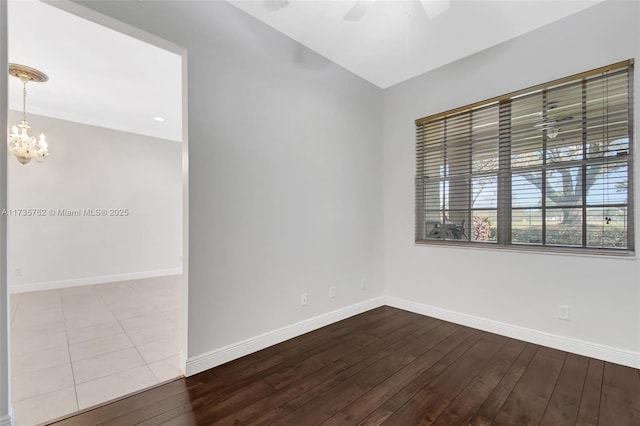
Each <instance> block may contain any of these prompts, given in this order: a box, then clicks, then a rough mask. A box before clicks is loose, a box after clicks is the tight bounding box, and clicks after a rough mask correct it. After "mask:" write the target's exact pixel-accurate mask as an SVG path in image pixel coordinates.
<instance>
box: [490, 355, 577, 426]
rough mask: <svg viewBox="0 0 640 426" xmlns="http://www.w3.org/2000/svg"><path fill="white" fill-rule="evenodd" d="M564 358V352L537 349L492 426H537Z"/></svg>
mask: <svg viewBox="0 0 640 426" xmlns="http://www.w3.org/2000/svg"><path fill="white" fill-rule="evenodd" d="M566 355H567V354H566V352H561V351H557V350H555V349H550V348H545V347H540V349H538V352H537V353H536V354H535V356H534V357H533V359H532V360H531V363H530V364H529V366H528V367H527V369H526V370H525V372H524V373H523V374H522V377H520V381H519V382H518V384H517V385H516V386H515V388H514V389H513V392H511V395H509V397H508V398H507V400H506V401H505V403H504V405H503V406H502V408H501V409H500V412H499V413H498V415H497V416H496V418H495V420H494V421H493V424H494V425H509V426H513V425H534V424H535V425H537V424H539V423H540V421H541V420H542V416H543V415H544V412H545V409H546V408H547V404H548V402H549V398H550V397H551V394H552V393H553V390H554V388H555V386H556V382H557V380H558V377H559V376H560V371H561V369H562V365H563V363H564V360H565V357H566Z"/></svg>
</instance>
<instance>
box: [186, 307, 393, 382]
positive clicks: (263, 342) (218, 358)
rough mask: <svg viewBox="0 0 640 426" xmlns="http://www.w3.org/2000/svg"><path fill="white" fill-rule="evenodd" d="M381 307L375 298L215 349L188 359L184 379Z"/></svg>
mask: <svg viewBox="0 0 640 426" xmlns="http://www.w3.org/2000/svg"><path fill="white" fill-rule="evenodd" d="M383 305H384V296H380V297H376V298H374V299H369V300H365V301H364V302H360V303H356V304H355V305H351V306H347V307H344V308H341V309H337V310H335V311H331V312H327V313H326V314H322V315H318V316H316V317H313V318H309V319H306V320H304V321H300V322H298V323H296V324H291V325H288V326H286V327H282V328H280V329H277V330H273V331H269V332H267V333H263V334H261V335H259V336H255V337H252V338H250V339H246V340H243V341H241V342H238V343H234V344H232V345H228V346H225V347H222V348H220V349H215V350H213V351H210V352H207V353H204V354H201V355H196V356H194V357H190V358H189V359H187V367H186V370H187V371H186V375H187V376H192V375H194V374H197V373H200V372H201V371H205V370H208V369H210V368H213V367H216V366H218V365H221V364H224V363H225V362H229V361H232V360H234V359H237V358H240V357H243V356H245V355H249V354H251V353H253V352H257V351H259V350H261V349H264V348H267V347H269V346H273V345H275V344H278V343H280V342H284V341H285V340H288V339H291V338H293V337H297V336H300V335H302V334H304V333H308V332H310V331H313V330H316V329H318V328H321V327H324V326H326V325H329V324H333V323H334V322H337V321H341V320H343V319H346V318H349V317H352V316H354V315H357V314H360V313H363V312H366V311H369V310H371V309H374V308H378V307H380V306H383Z"/></svg>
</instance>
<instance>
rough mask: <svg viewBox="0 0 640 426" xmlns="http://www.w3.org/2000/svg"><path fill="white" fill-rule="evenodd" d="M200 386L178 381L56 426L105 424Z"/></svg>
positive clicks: (118, 401) (70, 418)
mask: <svg viewBox="0 0 640 426" xmlns="http://www.w3.org/2000/svg"><path fill="white" fill-rule="evenodd" d="M194 386H198V383H197V382H194V381H193V380H189V379H184V378H182V379H177V380H174V381H172V382H169V383H167V384H164V385H162V386H157V387H154V388H152V389H149V390H147V391H145V392H141V393H137V394H135V395H132V396H129V397H127V398H123V399H119V400H117V401H114V402H111V403H108V404H105V405H102V406H100V407H98V408H95V409H93V410H90V411H87V412H85V413H82V414H80V415H75V416H72V417H69V418H67V419H64V420H61V421H59V422H56V423H55V425H56V426H89V425H97V424H103V423H104V422H107V421H109V420H112V419H114V418H116V417H119V416H122V415H124V414H127V413H131V412H133V411H137V410H143V409H145V408H146V407H147V406H149V405H152V404H154V403H155V402H157V401H158V400H162V399H165V398H168V397H171V396H174V395H178V394H181V393H184V392H188V390H189V389H190V388H193V387H194Z"/></svg>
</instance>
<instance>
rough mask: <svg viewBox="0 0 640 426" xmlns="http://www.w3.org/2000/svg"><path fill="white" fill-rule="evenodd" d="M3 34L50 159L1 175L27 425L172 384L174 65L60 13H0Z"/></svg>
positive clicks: (182, 126) (178, 147)
mask: <svg viewBox="0 0 640 426" xmlns="http://www.w3.org/2000/svg"><path fill="white" fill-rule="evenodd" d="M8 22H9V24H8V33H9V37H8V47H9V49H8V50H9V55H8V56H9V62H11V63H19V64H23V65H26V66H30V67H33V68H37V69H40V70H41V71H43V72H45V73H46V74H47V75H48V76H49V81H48V82H46V83H41V84H39V85H32V86H29V87H28V89H29V92H28V94H29V98H28V101H27V118H28V120H29V121H30V125H31V129H30V130H33V132H34V133H37V134H39V133H40V132H42V133H45V134H46V136H47V140H48V142H49V152H50V155H49V157H47V158H46V159H45V160H44V162H42V163H36V162H35V161H34V162H31V163H29V164H26V165H23V164H20V163H19V162H18V161H16V158H14V157H13V156H12V155H9V158H8V159H7V165H6V166H7V169H8V207H9V211H15V212H16V214H15V215H10V216H9V217H8V218H7V221H8V229H9V232H8V237H7V247H8V262H7V263H8V291H9V293H10V296H9V309H10V325H9V334H10V343H9V351H10V354H11V372H10V377H11V379H10V383H11V400H12V401H11V403H12V407H13V417H14V421H15V424H16V425H30V424H37V423H41V422H46V421H48V420H52V419H54V418H58V417H61V416H64V415H68V414H71V413H73V412H76V411H78V410H84V409H86V408H88V407H91V406H95V405H98V404H101V403H104V402H107V401H109V400H112V399H114V398H118V397H121V396H124V395H126V394H129V393H132V392H135V391H139V390H141V389H144V388H147V387H150V386H154V385H156V384H158V383H162V382H165V381H167V380H170V379H172V378H175V377H179V376H180V375H183V374H184V368H185V362H186V349H187V348H186V341H187V323H186V318H187V293H188V292H187V288H188V268H187V265H188V251H187V247H188V195H187V194H188V179H187V176H188V170H187V164H188V140H187V131H186V127H187V126H186V123H187V117H186V108H185V106H186V78H187V77H186V53H185V50H184V49H183V48H181V47H179V46H176V45H173V44H171V43H169V42H167V41H164V40H161V39H158V38H156V37H154V36H151V35H149V34H145V33H142V32H141V31H140V30H137V29H135V28H131V27H128V26H126V25H125V24H123V23H121V22H118V21H115V20H112V19H111V18H108V17H105V16H102V15H99V14H97V13H95V12H93V11H90V10H88V9H86V8H84V7H82V6H80V5H77V4H74V3H71V2H56V3H55V5H52V4H50V3H45V2H40V1H30V2H24V1H17V0H10V1H9V2H8ZM11 80H14V79H10V81H9V91H8V95H9V114H8V122H9V126H10V127H11V126H12V125H13V124H15V122H16V120H18V121H20V119H21V117H20V116H21V112H20V111H21V109H22V108H21V107H22V104H21V102H22V99H21V96H22V86H21V84H20V82H19V81H11ZM26 209H34V210H38V211H42V212H44V214H41V215H39V216H33V215H22V214H17V212H19V211H26Z"/></svg>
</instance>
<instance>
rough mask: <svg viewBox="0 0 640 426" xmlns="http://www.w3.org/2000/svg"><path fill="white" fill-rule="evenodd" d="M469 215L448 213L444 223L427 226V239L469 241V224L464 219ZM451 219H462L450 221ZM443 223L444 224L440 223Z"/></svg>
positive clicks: (459, 212)
mask: <svg viewBox="0 0 640 426" xmlns="http://www.w3.org/2000/svg"><path fill="white" fill-rule="evenodd" d="M468 214H469V212H468V211H458V210H453V211H448V212H447V215H446V216H445V218H444V221H441V222H438V223H435V222H430V223H428V224H427V232H428V237H429V238H437V239H444V240H465V241H468V240H469V223H468V220H467V219H466V218H465V217H466V216H467V215H468ZM451 217H456V218H460V217H462V219H457V220H452V219H451ZM442 222H444V224H443V223H442Z"/></svg>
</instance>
